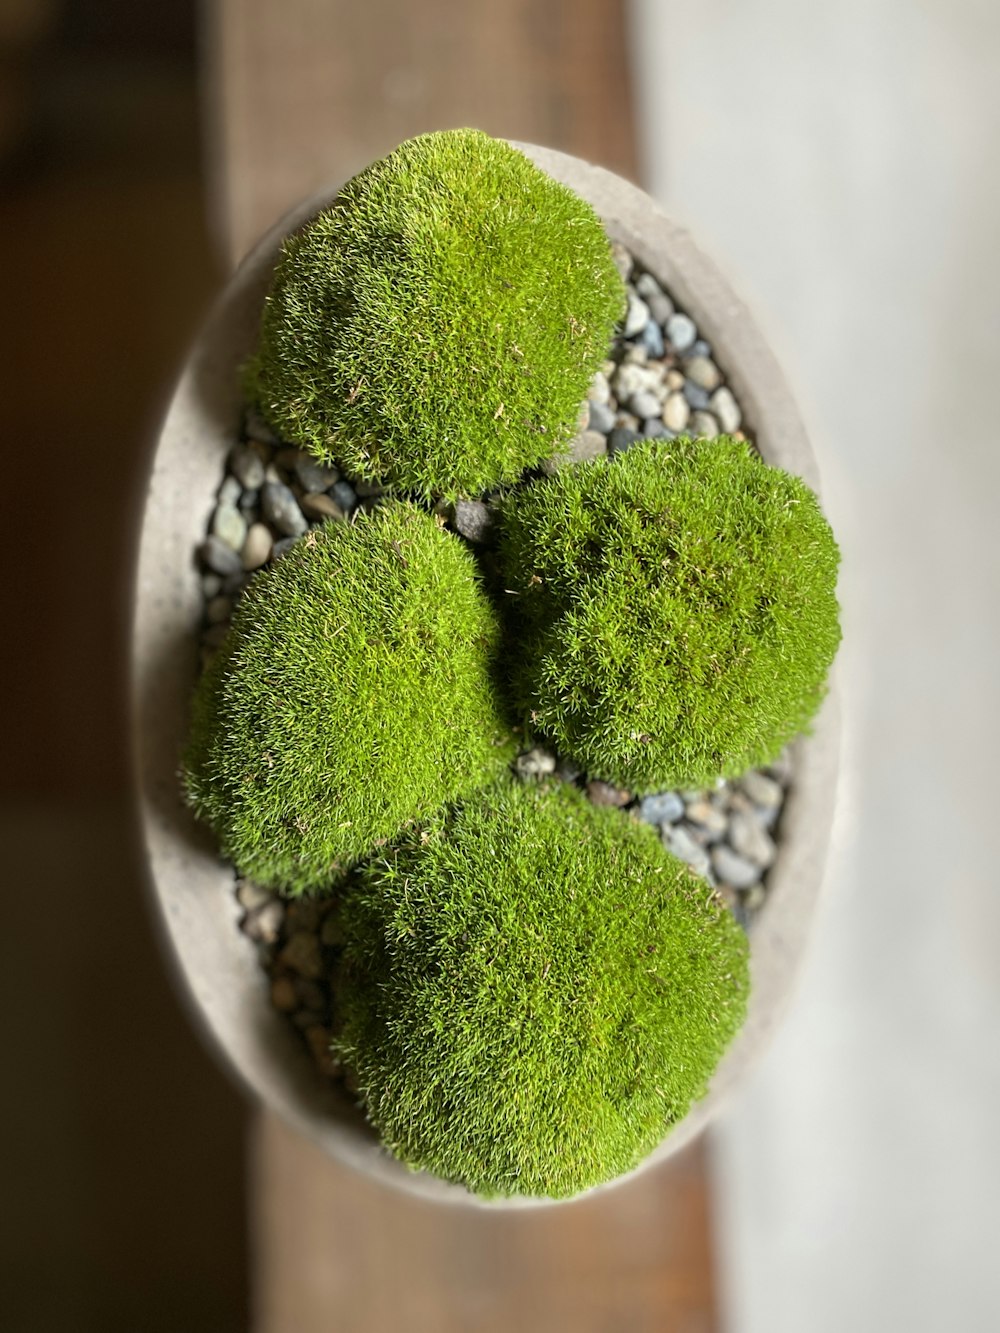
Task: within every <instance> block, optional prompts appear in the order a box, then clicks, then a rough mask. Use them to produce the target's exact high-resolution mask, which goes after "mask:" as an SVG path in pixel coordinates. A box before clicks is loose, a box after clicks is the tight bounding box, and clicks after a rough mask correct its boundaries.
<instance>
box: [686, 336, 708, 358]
mask: <svg viewBox="0 0 1000 1333" xmlns="http://www.w3.org/2000/svg"><path fill="white" fill-rule="evenodd" d="M689 355H691V356H708V357H710V356H711V355H712V349H711V347H710V346H709V345H708V343H707V342H706V341H705V339H704V338H696V339H695V341H694V342H693V343H692V344H691V348H690V352H689Z"/></svg>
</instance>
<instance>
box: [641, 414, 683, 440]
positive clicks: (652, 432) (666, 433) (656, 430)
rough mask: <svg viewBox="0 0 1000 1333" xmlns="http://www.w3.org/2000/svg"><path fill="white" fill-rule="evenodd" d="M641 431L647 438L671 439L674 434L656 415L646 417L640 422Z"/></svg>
mask: <svg viewBox="0 0 1000 1333" xmlns="http://www.w3.org/2000/svg"><path fill="white" fill-rule="evenodd" d="M642 433H643V435H644V436H645V437H646V439H647V440H660V439H667V440H672V439H673V438H674V435H675V432H674V431H672V430H667V428H666V426H665V425H664V424H663V422H662V421H660V419H659V418H658V417H647V418H646V420H645V421H644V422H643V423H642Z"/></svg>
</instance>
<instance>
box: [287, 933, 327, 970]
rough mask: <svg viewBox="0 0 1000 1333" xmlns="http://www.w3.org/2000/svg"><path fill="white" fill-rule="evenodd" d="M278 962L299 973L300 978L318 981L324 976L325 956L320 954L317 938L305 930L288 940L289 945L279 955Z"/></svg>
mask: <svg viewBox="0 0 1000 1333" xmlns="http://www.w3.org/2000/svg"><path fill="white" fill-rule="evenodd" d="M278 960H279V962H281V963H284V965H285V966H286V967H290V968H291V969H292V971H293V972H298V974H299V976H300V977H306V978H308V980H310V981H317V980H318V979H319V978H320V977H321V976H322V975H323V956H322V954H321V953H320V947H319V939H318V938H317V936H315V935H313V934H311V933H310V932H307V931H304V930H297V931H295V933H294V934H293V935H290V936H289V938H288V943H287V944H286V945H285V947H284V948H283V949H282V951H281V953H280V954H279V955H278Z"/></svg>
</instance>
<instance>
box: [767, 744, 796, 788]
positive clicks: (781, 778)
mask: <svg viewBox="0 0 1000 1333" xmlns="http://www.w3.org/2000/svg"><path fill="white" fill-rule="evenodd" d="M767 771H768V773H770V775H771V777H772V778H774V779H775V781H776V782H780V783H781V785H782V786H786V785H787V784H788V783H789V782H790V781H791V778H792V756H791V754H790V753H789V752H788V750H782V752H781V754H779V755H778V757H777V759H775V761H774V763H772V764H768V766H767Z"/></svg>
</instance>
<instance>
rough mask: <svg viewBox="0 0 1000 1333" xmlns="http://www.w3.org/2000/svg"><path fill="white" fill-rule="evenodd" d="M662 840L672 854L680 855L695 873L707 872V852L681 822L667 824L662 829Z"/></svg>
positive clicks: (702, 873)
mask: <svg viewBox="0 0 1000 1333" xmlns="http://www.w3.org/2000/svg"><path fill="white" fill-rule="evenodd" d="M663 841H664V842H665V843H666V845H667V847H668V848H669V849H670V851H672V852H673V854H674V856H678V857H680V859H681V860H682V861H683V862H684V863H685V864H686V865H689V866H690V867H691V869H692V870H693V871H694V872H695V874H697V875H707V874H708V872H709V868H710V866H711V862H710V861H709V859H708V852H706V851H705V849H704V847H702V846H701V844H700V843H698V842H696V841H695V839H694V838H693V837H692V836H691V834H690V832H689V831H688V830H687V829H686V828H684V826H683V825H682V824H668V825H667V827H666V828H665V829H664V830H663Z"/></svg>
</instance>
